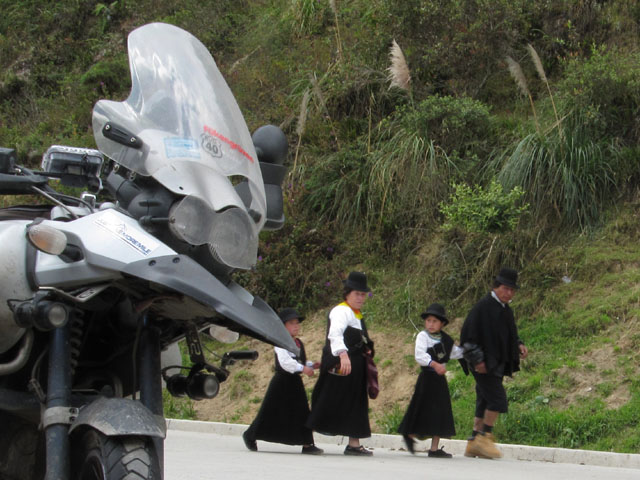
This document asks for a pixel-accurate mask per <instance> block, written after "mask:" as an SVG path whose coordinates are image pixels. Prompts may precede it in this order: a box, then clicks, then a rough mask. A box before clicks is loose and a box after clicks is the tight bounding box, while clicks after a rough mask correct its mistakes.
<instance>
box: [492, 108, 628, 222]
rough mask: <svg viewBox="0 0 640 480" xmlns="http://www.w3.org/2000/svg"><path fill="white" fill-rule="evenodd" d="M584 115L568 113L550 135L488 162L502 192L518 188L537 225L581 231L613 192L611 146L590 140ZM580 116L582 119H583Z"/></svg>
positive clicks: (531, 136)
mask: <svg viewBox="0 0 640 480" xmlns="http://www.w3.org/2000/svg"><path fill="white" fill-rule="evenodd" d="M589 115H590V114H589V112H582V111H574V112H572V113H570V114H569V115H566V116H565V117H564V121H563V123H562V124H561V125H560V126H559V127H557V128H554V129H553V130H551V131H550V132H540V133H538V132H536V133H532V134H529V135H527V136H526V137H525V138H523V139H522V140H520V141H519V142H518V143H517V144H516V145H515V147H513V148H512V149H508V150H507V151H506V152H505V153H504V154H503V155H502V157H501V158H500V157H497V158H496V159H494V160H493V161H492V162H491V163H490V168H491V170H494V171H495V170H498V174H497V179H498V180H499V181H500V182H501V183H502V184H503V185H504V186H505V188H509V189H511V188H514V187H516V186H519V187H521V188H522V189H523V190H525V191H526V195H525V199H526V200H527V201H528V202H529V203H530V204H531V211H532V213H533V214H534V216H535V217H536V219H537V220H538V221H540V222H542V223H544V222H543V221H544V220H546V219H549V220H551V221H553V220H559V221H560V222H561V223H563V224H565V225H569V226H577V227H580V228H583V229H584V228H587V227H590V226H593V225H594V224H595V223H596V222H597V221H598V220H599V219H600V213H601V212H602V209H603V207H604V206H605V205H606V204H607V202H608V201H609V200H611V199H612V197H613V196H614V195H615V193H616V191H617V190H618V183H617V176H618V166H617V164H618V161H619V158H620V157H619V155H618V152H617V150H618V149H617V147H616V145H615V144H613V143H606V142H604V141H602V140H600V139H598V138H594V136H593V131H592V130H591V129H590V128H589V120H588V117H589ZM585 117H586V118H585Z"/></svg>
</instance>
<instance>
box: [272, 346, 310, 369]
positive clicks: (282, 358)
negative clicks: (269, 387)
mask: <svg viewBox="0 0 640 480" xmlns="http://www.w3.org/2000/svg"><path fill="white" fill-rule="evenodd" d="M273 351H274V352H276V356H277V357H278V363H279V364H280V366H281V367H282V369H283V370H284V371H285V372H289V373H300V372H301V371H302V370H303V369H304V367H305V365H303V364H302V363H300V362H299V361H298V360H296V359H295V354H293V353H291V352H290V351H289V350H285V349H284V348H280V347H273ZM306 366H307V367H312V366H313V362H309V361H307V363H306Z"/></svg>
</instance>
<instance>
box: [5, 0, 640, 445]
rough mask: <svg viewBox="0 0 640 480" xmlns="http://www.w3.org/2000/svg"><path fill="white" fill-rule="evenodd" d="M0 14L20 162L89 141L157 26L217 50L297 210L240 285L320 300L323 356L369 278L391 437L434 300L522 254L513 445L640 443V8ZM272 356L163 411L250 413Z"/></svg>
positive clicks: (401, 6)
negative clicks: (143, 40)
mask: <svg viewBox="0 0 640 480" xmlns="http://www.w3.org/2000/svg"><path fill="white" fill-rule="evenodd" d="M0 8H1V9H2V11H3V15H2V18H0V67H2V70H1V71H2V73H1V74H0V145H2V146H5V147H15V148H17V150H18V153H19V156H20V159H21V161H23V162H27V163H29V164H31V165H36V164H38V163H39V160H40V157H41V155H42V153H43V152H44V151H45V150H46V148H47V147H48V146H49V145H51V144H54V143H56V144H60V143H62V144H69V145H76V146H86V147H93V146H94V143H93V139H92V136H91V128H90V122H91V108H92V106H93V104H94V103H95V101H96V100H98V99H99V98H111V99H123V98H125V97H126V96H127V95H128V89H129V86H130V80H129V74H128V64H127V57H126V36H127V34H128V33H129V32H130V31H131V30H132V29H134V28H135V27H137V26H140V25H143V24H145V23H148V22H152V21H162V22H168V23H172V24H175V25H178V26H180V27H182V28H185V29H187V30H189V31H190V32H192V33H193V34H194V35H196V36H197V37H198V38H200V39H201V40H202V41H203V43H204V44H205V45H206V46H207V47H208V48H209V49H210V51H211V52H212V54H213V56H214V57H215V58H216V61H217V62H218V64H219V67H220V69H221V71H222V72H223V74H224V76H225V78H226V79H227V81H228V83H229V85H230V87H231V89H232V91H233V92H234V94H235V95H236V96H237V99H238V102H239V104H240V106H241V108H242V110H243V112H244V113H245V116H246V119H247V123H248V125H249V127H250V129H251V130H254V129H255V128H257V127H258V126H260V125H263V124H266V123H273V124H278V125H280V126H281V127H282V128H283V130H284V131H285V133H286V134H287V137H288V139H289V144H290V155H289V159H288V165H289V167H290V170H289V175H288V177H287V179H286V180H285V185H284V187H285V192H286V210H287V212H286V213H287V219H288V222H287V224H286V225H285V227H284V228H283V229H282V230H281V231H278V232H271V233H269V234H266V235H264V237H263V238H262V240H263V241H262V246H261V249H260V252H259V254H260V261H259V262H258V266H257V268H256V270H255V271H254V272H245V273H238V274H237V277H236V278H237V280H238V281H239V282H241V283H243V284H244V285H246V286H247V288H249V289H250V290H251V291H253V292H255V293H257V294H259V295H261V296H262V297H264V298H265V299H266V300H267V301H268V302H269V303H270V304H271V305H272V306H274V307H275V308H281V307H284V306H296V307H298V308H300V309H302V310H303V311H305V312H308V314H309V316H310V320H309V321H308V322H307V323H305V334H304V335H305V336H304V337H303V338H304V339H305V340H306V341H307V343H311V345H312V348H316V352H318V351H319V344H320V343H319V342H321V339H322V331H323V322H324V317H325V315H326V311H327V309H328V308H329V306H330V305H331V304H332V303H333V302H335V301H336V299H337V298H338V297H339V290H340V280H341V279H342V278H344V277H345V276H346V274H347V273H348V271H349V270H352V269H362V270H365V271H366V272H367V274H368V275H369V276H370V278H371V283H372V284H373V287H374V296H373V297H372V299H371V300H370V301H369V303H368V304H367V307H366V313H367V315H368V318H370V323H371V329H372V334H373V335H374V337H375V338H376V340H377V342H378V345H381V346H384V347H382V348H381V349H380V350H379V359H378V363H379V364H380V365H381V367H382V372H383V373H382V375H383V376H382V381H383V393H382V394H381V397H380V399H379V400H378V401H376V402H374V404H373V405H372V418H374V424H375V428H376V429H377V431H389V432H391V431H393V429H394V427H395V426H396V425H397V423H398V422H399V420H400V418H399V417H400V415H401V414H402V412H403V409H404V407H405V406H406V404H407V402H408V398H409V395H410V392H411V388H412V384H413V381H414V379H415V372H416V365H415V363H414V362H413V360H412V356H411V352H412V348H413V347H412V342H413V335H414V334H415V332H416V330H415V328H414V326H413V324H412V322H413V323H415V324H416V325H417V326H418V328H420V327H421V326H420V325H419V324H418V321H419V312H420V311H422V309H423V308H424V307H425V306H426V305H428V304H429V303H431V302H433V301H440V302H442V303H444V304H445V305H446V306H447V309H448V311H449V312H450V313H451V315H452V316H453V317H458V320H456V321H455V322H453V323H452V324H451V325H450V326H449V329H448V330H449V332H450V333H452V334H453V336H454V337H457V334H458V330H459V326H460V324H461V321H462V320H461V319H462V318H463V317H464V316H465V314H466V312H467V311H468V309H469V307H470V306H471V305H472V303H473V302H474V301H475V300H476V299H477V298H478V297H479V296H480V295H482V294H483V293H484V292H485V290H486V289H487V286H488V285H489V282H490V280H491V278H492V276H493V275H494V274H495V272H496V271H497V269H498V268H499V266H500V265H502V264H509V265H511V266H514V267H516V268H518V269H519V270H520V271H521V278H522V280H521V283H522V289H521V291H520V292H519V293H518V296H517V298H516V300H515V302H514V309H515V311H516V314H517V319H518V321H519V326H520V329H521V334H522V337H523V338H524V339H525V340H526V342H527V344H528V345H529V347H530V350H531V358H530V359H528V360H527V362H526V364H525V366H524V367H525V368H524V369H523V371H522V372H521V373H519V374H518V375H517V376H516V377H515V378H514V379H513V380H512V381H510V382H509V384H508V393H509V396H510V399H511V400H512V409H511V412H510V413H509V415H507V416H505V417H503V418H502V419H501V421H500V425H499V427H498V429H497V434H498V436H499V438H500V440H501V441H506V442H518V443H531V444H536V445H549V446H563V447H575V448H594V449H600V450H615V451H620V452H637V451H638V450H639V449H640V434H639V433H638V432H640V428H638V427H639V426H640V425H639V424H640V418H639V417H640V414H639V413H638V412H640V409H639V407H640V404H639V403H640V389H639V384H638V380H637V379H638V365H639V364H640V362H639V360H640V356H639V354H638V353H637V350H638V348H637V347H638V343H639V342H640V328H638V310H639V301H640V300H639V298H640V297H639V296H638V293H637V285H638V276H639V275H640V270H639V267H638V261H637V259H636V251H637V247H636V245H637V241H638V237H639V235H640V230H639V229H638V226H637V225H638V215H639V210H638V189H637V185H638V168H637V158H638V139H639V138H640V129H639V128H638V122H637V118H638V115H637V114H638V111H639V110H640V83H639V82H638V80H637V79H638V78H640V57H639V56H638V38H640V37H639V36H638V33H639V27H640V7H638V6H637V5H636V4H635V3H634V2H627V1H624V0H614V1H608V2H600V1H588V2H584V1H577V0H553V1H550V2H528V1H525V0H521V1H520V0H519V1H513V0H492V1H491V2H489V1H467V0H459V1H451V2H441V1H437V0H406V1H403V2H393V1H389V0H367V1H365V0H353V1H350V2H344V1H340V0H252V1H243V0H241V1H237V0H236V1H230V0H220V1H216V2H195V1H192V0H186V1H180V2H178V1H168V0H160V1H154V2H151V1H146V0H144V1H138V2H133V1H129V0H117V1H115V2H111V3H101V2H95V1H94V2H91V1H90V2H80V1H73V0H64V1H59V2H36V1H29V0H20V1H11V2H9V1H7V0H0ZM394 41H395V43H394ZM394 45H395V47H394ZM392 47H393V50H392ZM391 52H393V57H391V56H390V53H391ZM407 78H410V81H409V82H408V83H407V82H406V80H407ZM6 201H7V199H3V203H4V202H6ZM246 342H248V343H247V345H252V346H253V345H254V344H255V342H254V341H251V340H246ZM314 346H315V347H314ZM211 348H222V346H219V345H212V346H211ZM261 349H262V350H263V353H265V354H264V355H262V358H261V360H259V361H258V363H257V364H256V365H254V366H246V365H245V366H242V368H238V369H237V371H236V375H235V376H233V377H232V378H231V379H230V381H229V383H228V384H227V385H224V386H223V393H222V394H221V396H220V398H218V399H214V400H213V401H211V402H208V403H207V405H205V406H203V405H204V404H199V405H198V406H196V407H194V406H193V405H191V404H189V403H188V402H187V403H186V404H185V403H184V402H182V403H180V402H174V401H173V400H169V399H168V400H167V406H168V408H169V410H170V413H175V414H176V415H178V414H180V415H199V416H200V418H215V419H226V420H229V421H249V420H250V419H251V416H252V413H253V412H254V411H255V408H257V406H258V404H259V399H260V396H261V394H262V393H263V391H264V385H265V384H266V383H265V382H266V381H267V380H268V377H269V366H270V364H271V357H270V354H269V353H268V347H266V346H262V347H261ZM261 362H262V363H261ZM450 386H451V390H452V395H453V398H454V409H455V412H454V413H455V417H456V422H457V427H458V435H459V437H460V438H464V437H465V436H466V434H467V433H468V431H469V430H470V426H471V418H470V412H471V411H472V402H473V395H472V384H471V382H470V380H469V378H467V377H464V376H463V375H462V373H461V372H460V371H459V368H458V367H456V366H454V365H452V366H451V379H450ZM194 408H195V409H196V410H194Z"/></svg>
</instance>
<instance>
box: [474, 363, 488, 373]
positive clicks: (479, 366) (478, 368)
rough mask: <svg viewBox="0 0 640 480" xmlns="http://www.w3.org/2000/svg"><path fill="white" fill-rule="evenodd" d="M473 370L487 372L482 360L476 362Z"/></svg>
mask: <svg viewBox="0 0 640 480" xmlns="http://www.w3.org/2000/svg"><path fill="white" fill-rule="evenodd" d="M475 370H476V372H478V373H487V366H486V365H485V364H484V362H480V363H476V366H475Z"/></svg>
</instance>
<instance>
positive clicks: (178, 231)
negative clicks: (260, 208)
mask: <svg viewBox="0 0 640 480" xmlns="http://www.w3.org/2000/svg"><path fill="white" fill-rule="evenodd" d="M169 216H170V222H169V228H170V229H171V232H172V233H173V234H174V235H175V236H176V237H178V238H180V239H181V240H183V241H185V242H187V243H189V244H191V245H204V244H207V245H208V246H209V250H210V252H211V254H212V255H213V256H214V257H215V258H216V259H217V260H218V261H219V262H221V263H223V264H225V265H228V266H230V267H233V268H242V269H247V268H251V267H252V266H253V265H254V264H255V262H256V257H257V255H258V234H257V227H256V225H255V222H254V221H253V220H252V219H251V217H250V216H249V214H248V213H247V212H246V211H245V210H243V209H241V208H237V207H231V208H228V209H226V210H223V211H221V212H216V211H215V210H213V208H211V207H210V206H209V204H207V203H206V202H205V201H204V200H202V199H200V198H198V197H194V196H188V197H185V198H184V199H183V200H181V201H180V202H178V203H177V204H176V205H175V206H174V207H172V209H171V212H170V214H169Z"/></svg>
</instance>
